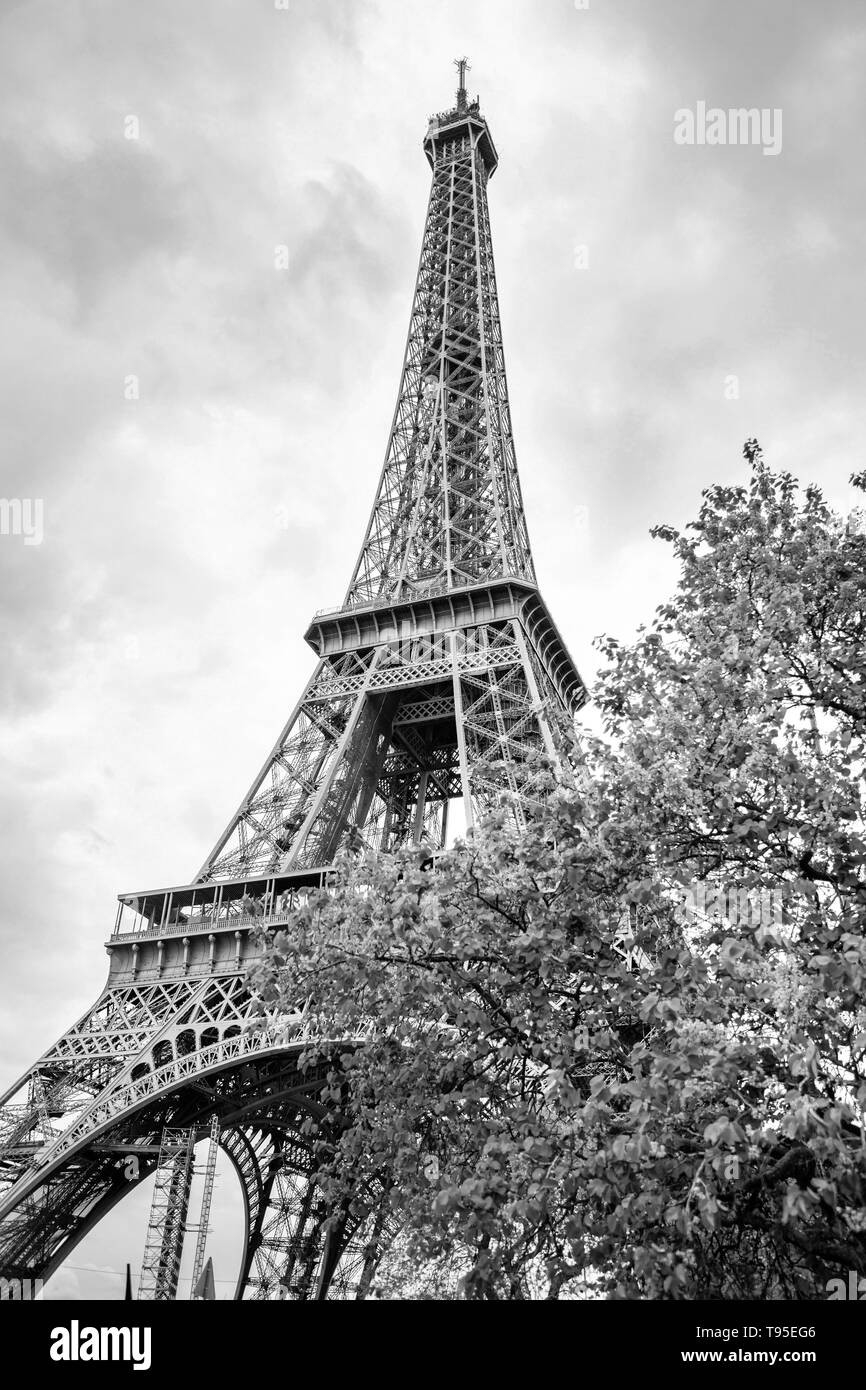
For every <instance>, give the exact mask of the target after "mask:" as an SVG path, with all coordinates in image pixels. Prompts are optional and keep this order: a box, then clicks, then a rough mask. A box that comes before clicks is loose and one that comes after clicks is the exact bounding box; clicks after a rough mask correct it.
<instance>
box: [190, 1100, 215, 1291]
mask: <svg viewBox="0 0 866 1390" xmlns="http://www.w3.org/2000/svg"><path fill="white" fill-rule="evenodd" d="M219 1137H220V1127H219V1118H218V1116H216V1115H214V1116H213V1118H212V1119H211V1123H210V1139H209V1141H208V1149H207V1161H206V1163H205V1169H204V1187H203V1189H202V1194H201V1213H200V1215H199V1226H198V1236H197V1238H196V1243H195V1258H194V1260H193V1265H192V1284H191V1288H192V1290H193V1292H194V1291H195V1289H196V1287H197V1285H198V1281H199V1278H200V1276H201V1272H202V1270H203V1269H204V1252H205V1247H206V1246H207V1238H208V1222H209V1221H210V1209H211V1202H212V1201H213V1185H214V1178H215V1177H216V1162H217V1153H218V1152H219Z"/></svg>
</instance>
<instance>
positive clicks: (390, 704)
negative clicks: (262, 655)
mask: <svg viewBox="0 0 866 1390" xmlns="http://www.w3.org/2000/svg"><path fill="white" fill-rule="evenodd" d="M467 66H468V65H467V62H466V60H465V59H459V60H457V67H458V70H459V90H458V92H457V98H456V104H455V105H454V106H453V107H452V108H451V109H450V110H448V111H445V112H442V113H439V114H437V115H435V116H433V117H432V118H431V120H430V123H429V126H428V129H427V133H426V136H425V138H424V152H425V154H426V157H427V160H428V161H429V164H430V167H431V169H432V186H431V190H430V200H429V204H428V208H427V218H426V223H425V227H424V237H423V242H422V247H421V257H420V263H419V268H418V275H417V281H416V285H415V294H414V299H413V302H412V313H411V319H410V324H409V333H408V341H407V346H406V353H405V359H404V363H403V371H402V376H401V379H400V389H399V395H398V398H397V407H396V410H395V412H394V419H393V423H392V426H391V432H390V436H389V439H388V446H387V451H386V454H385V462H384V466H383V468H382V473H381V476H380V479H379V485H378V488H377V491H376V497H375V501H374V503H373V508H372V511H371V514H370V519H369V523H368V525H367V530H366V534H365V536H364V540H363V544H362V545H361V550H360V554H359V556H358V561H357V564H356V565H355V568H354V571H353V573H352V577H351V581H350V583H349V587H348V590H347V592H346V596H345V599H344V601H343V603H342V604H341V605H340V607H339V608H336V609H334V610H332V611H327V612H320V613H317V614H316V615H315V617H314V618H313V620H312V622H311V623H310V625H309V627H308V629H307V631H306V634H305V637H306V641H307V642H308V643H309V645H310V646H311V647H312V648H313V651H314V652H315V654H316V657H317V662H316V666H315V670H314V671H313V674H312V676H311V677H310V680H309V682H308V683H307V685H306V688H305V689H304V691H303V693H302V695H301V698H300V700H299V701H298V703H297V705H296V706H295V708H294V710H293V711H292V713H291V716H290V718H289V720H288V722H287V723H286V725H285V728H284V729H283V730H282V732H281V733H280V735H279V738H278V739H277V741H276V743H275V744H274V746H273V748H272V749H271V752H270V753H269V754H268V756H267V758H266V759H265V762H264V765H263V767H262V768H261V771H260V772H259V773H258V774H257V775H256V778H255V780H254V781H253V783H252V786H251V787H250V789H249V791H248V792H247V794H246V796H245V797H244V798H243V800H242V801H241V804H240V806H239V807H238V810H237V811H236V813H235V814H234V815H233V816H232V818H231V820H230V821H229V823H228V825H227V826H226V828H225V830H224V831H223V833H222V834H221V835H220V837H219V839H218V840H217V842H216V844H215V846H214V848H213V850H212V852H211V853H210V854H209V855H208V857H207V859H206V860H205V862H204V863H203V864H202V866H201V868H200V869H199V871H198V873H197V874H196V876H195V878H194V879H193V880H192V881H191V882H189V883H186V884H183V885H181V886H176V887H171V888H162V889H159V890H156V891H152V892H136V893H124V894H122V895H121V896H120V898H119V906H118V911H117V917H116V921H115V924H114V929H113V932H112V934H111V936H110V938H109V940H108V942H107V943H106V949H107V952H108V956H109V971H108V980H107V983H106V985H105V988H104V990H103V992H102V994H101V995H100V996H99V998H98V999H97V1001H96V1003H95V1004H94V1005H93V1007H92V1008H90V1009H88V1011H87V1013H86V1014H85V1015H84V1016H83V1017H82V1018H80V1019H79V1020H78V1022H77V1023H75V1024H74V1025H73V1026H72V1027H71V1028H69V1029H68V1030H67V1031H66V1032H65V1033H64V1034H63V1035H62V1037H61V1038H59V1039H58V1041H57V1042H56V1043H54V1045H53V1046H51V1047H49V1048H48V1050H47V1051H46V1052H45V1053H44V1054H43V1055H42V1057H40V1058H39V1060H38V1061H37V1062H36V1064H35V1065H34V1066H33V1067H32V1068H31V1069H30V1070H29V1071H28V1072H27V1073H26V1074H25V1075H24V1076H23V1077H22V1078H21V1079H20V1080H19V1081H17V1082H16V1083H15V1085H14V1086H13V1087H12V1088H11V1089H10V1090H9V1091H8V1092H7V1093H6V1095H5V1096H4V1097H3V1098H2V1100H0V1125H2V1128H0V1180H2V1188H0V1198H2V1200H0V1275H2V1276H4V1277H5V1278H15V1277H18V1278H23V1277H30V1278H33V1277H40V1278H42V1279H48V1278H49V1277H50V1276H51V1274H52V1273H53V1272H54V1271H55V1270H56V1269H57V1268H58V1267H59V1266H60V1265H61V1264H62V1262H63V1261H64V1260H65V1259H66V1258H67V1257H68V1255H69V1254H70V1252H71V1251H72V1250H73V1249H74V1247H75V1245H76V1244H77V1242H78V1241H80V1240H81V1239H82V1237H83V1236H84V1235H85V1234H86V1233H87V1232H88V1231H90V1230H91V1229H93V1227H94V1226H95V1225H96V1224H97V1223H98V1222H99V1221H101V1220H102V1219H103V1218H104V1217H105V1216H106V1214H107V1213H108V1212H110V1211H111V1209H112V1207H114V1205H115V1204H116V1203H117V1202H118V1201H120V1200H121V1199H122V1198H123V1197H124V1196H125V1195H126V1194H127V1193H128V1192H129V1191H130V1190H131V1187H133V1186H134V1185H135V1184H136V1183H137V1182H140V1181H141V1180H142V1179H143V1178H145V1177H146V1176H147V1175H148V1174H149V1173H152V1172H153V1171H154V1169H155V1168H157V1169H158V1164H159V1162H160V1157H159V1156H160V1152H161V1146H162V1143H163V1136H164V1135H167V1136H169V1138H170V1137H171V1136H172V1135H175V1134H177V1133H178V1132H182V1133H183V1134H186V1135H192V1136H193V1141H197V1140H200V1139H204V1138H205V1137H207V1135H208V1134H209V1133H211V1132H212V1125H214V1120H215V1118H216V1124H215V1125H214V1130H213V1132H215V1133H216V1132H218V1135H219V1143H220V1146H221V1148H222V1149H223V1151H224V1153H225V1154H227V1155H228V1158H229V1159H230V1160H231V1162H232V1163H233V1165H234V1168H235V1170H236V1171H237V1174H238V1177H239V1179H240V1184H241V1189H242V1193H243V1201H244V1214H245V1230H246V1238H245V1243H244V1250H243V1258H242V1260H241V1268H240V1273H239V1276H238V1282H237V1287H236V1290H235V1297H236V1298H253V1299H271V1298H277V1297H287V1296H288V1297H290V1298H295V1299H324V1298H340V1297H355V1298H358V1297H363V1296H364V1295H365V1292H366V1291H367V1290H368V1289H369V1287H370V1283H371V1279H372V1278H373V1277H374V1272H375V1265H376V1262H377V1260H378V1258H379V1256H380V1252H381V1244H382V1242H381V1239H379V1236H380V1235H381V1230H382V1220H381V1215H380V1216H378V1217H377V1216H376V1214H375V1212H374V1211H373V1210H372V1208H371V1214H370V1215H369V1217H368V1218H367V1221H366V1224H365V1223H364V1222H360V1221H356V1223H355V1224H354V1225H353V1224H352V1221H350V1220H349V1219H348V1218H347V1217H345V1215H343V1216H340V1217H334V1219H331V1220H329V1219H328V1218H329V1217H332V1216H333V1214H332V1213H330V1212H329V1211H328V1210H327V1209H325V1208H324V1206H323V1204H322V1202H321V1201H320V1200H319V1199H318V1197H317V1187H316V1184H315V1181H314V1164H315V1158H314V1154H313V1152H312V1150H311V1145H310V1143H309V1141H308V1139H307V1138H306V1134H305V1130H304V1128H303V1122H304V1119H305V1118H306V1117H307V1116H308V1115H309V1114H310V1113H314V1114H320V1113H321V1104H320V1101H319V1099H318V1092H319V1091H320V1089H321V1085H322V1080H323V1076H324V1072H325V1070H326V1068H325V1067H324V1066H323V1067H322V1068H321V1069H320V1070H319V1071H309V1070H306V1071H305V1070H301V1069H300V1068H299V1065H298V1059H299V1055H300V1053H301V1051H302V1050H303V1047H304V1040H305V1031H304V1019H303V1015H302V1014H301V1013H299V1014H296V1015H293V1016H291V1017H289V1018H281V1019H280V1020H278V1021H277V1022H275V1023H273V1024H272V1025H269V1026H268V1027H266V1028H265V1029H264V1030H261V1029H259V1030H255V1029H251V1028H250V1027H249V1024H250V1021H251V1017H252V1001H251V995H250V988H249V985H248V971H249V968H250V965H251V963H252V962H253V960H254V959H255V956H256V951H257V949H258V948H257V946H256V937H257V934H258V932H259V930H260V929H261V928H262V927H266V928H267V927H271V926H273V927H275V928H277V927H280V928H285V927H286V926H287V925H290V924H291V920H292V914H293V911H294V910H295V909H296V908H297V907H298V905H299V904H300V903H302V902H303V901H304V899H305V897H306V895H308V894H309V893H310V891H311V890H313V889H319V888H321V887H323V886H327V883H328V873H329V868H330V867H331V866H332V865H333V863H334V860H335V857H336V856H338V855H339V854H340V853H342V852H345V851H359V852H365V851H367V852H375V851H390V850H393V849H395V848H396V847H398V846H401V845H405V844H411V843H415V844H425V845H429V846H430V848H431V851H433V852H435V850H436V849H437V848H441V847H443V846H444V845H445V842H446V836H447V835H448V833H449V827H448V817H449V812H453V811H454V808H455V807H459V806H460V804H461V803H462V815H461V819H462V821H463V823H464V824H465V826H466V827H467V829H468V828H471V827H472V825H473V823H474V822H475V821H476V820H477V818H478V816H479V814H481V813H483V812H484V811H485V810H486V809H488V808H490V807H492V806H497V805H501V804H504V805H506V806H507V807H508V808H509V814H511V815H513V816H514V817H515V818H516V819H517V821H518V822H522V821H523V820H524V819H525V817H526V815H527V812H528V811H529V809H530V808H531V803H532V799H533V778H534V777H536V776H537V772H536V771H535V770H534V769H537V767H538V758H537V754H538V752H539V751H541V752H544V751H546V752H547V753H548V754H550V755H551V756H553V754H554V742H553V737H552V731H551V711H565V712H566V713H573V712H575V711H576V710H577V709H578V708H579V707H580V705H581V704H582V703H583V702H584V699H585V688H584V685H583V683H582V681H581V678H580V676H579V674H578V672H577V670H576V668H575V666H574V664H573V662H572V660H571V657H570V656H569V654H568V652H567V650H566V648H565V645H564V643H563V641H562V639H561V637H560V635H559V633H558V631H557V629H556V626H555V625H554V623H553V620H552V618H551V617H550V614H549V613H548V610H547V608H546V606H545V604H544V601H543V599H542V598H541V595H540V593H539V590H538V586H537V583H536V578H535V567H534V565H533V560H532V554H531V551H530V547H529V539H528V535H527V529H526V521H525V518H524V513H523V505H522V501H521V494H520V483H519V480H518V475H517V466H516V460H515V453H514V443H513V439H512V430H511V417H510V412H509V406H508V391H507V387H506V379H505V362H504V357H503V349H502V334H501V329H500V320H499V307H498V302H497V292H496V276H495V272H494V265H493V247H492V242H491V235H490V220H489V215H488V207H487V185H488V181H489V180H490V178H491V176H492V175H493V173H494V172H495V170H496V167H497V163H498V157H497V153H496V149H495V146H494V144H493V139H492V137H491V134H490V129H489V127H488V124H487V121H486V120H485V119H484V117H483V116H482V115H481V113H480V110H479V104H478V100H477V99H476V100H472V101H470V100H469V98H468V96H467V91H466V70H467ZM456 819H457V817H456V816H455V815H453V814H452V832H453V830H454V824H455V820H456ZM458 828H459V829H460V830H462V828H463V827H462V825H460V826H458ZM166 1142H167V1143H168V1140H167V1141H166ZM184 1142H185V1141H184V1140H180V1141H179V1143H180V1150H178V1151H181V1150H182V1151H183V1153H184V1154H185V1153H186V1150H185V1149H183V1144H184ZM165 1151H166V1152H168V1151H171V1152H174V1150H171V1146H170V1145H169V1148H168V1149H167V1150H165ZM184 1162H185V1163H186V1162H187V1159H186V1158H184ZM169 1185H171V1184H169ZM174 1186H175V1187H176V1188H177V1189H178V1191H181V1192H183V1191H184V1190H185V1191H186V1193H187V1196H188V1189H189V1183H188V1182H186V1183H183V1182H179V1183H176V1184H174ZM184 1217H185V1212H184V1210H183V1202H182V1201H181V1209H180V1211H179V1212H174V1213H173V1215H172V1221H171V1222H168V1223H167V1224H168V1225H171V1224H172V1223H173V1224H174V1227H175V1229H176V1230H178V1231H180V1232H181V1235H182V1232H183V1225H184ZM371 1233H372V1234H371ZM377 1233H378V1234H377ZM180 1238H181V1237H176V1239H180ZM163 1255H165V1252H163ZM177 1255H178V1252H177V1249H175V1251H174V1253H173V1255H172V1252H169V1256H171V1258H168V1256H166V1257H165V1258H164V1259H163V1261H162V1263H163V1264H165V1263H166V1262H167V1263H169V1264H170V1263H172V1259H173V1260H174V1266H175V1269H176V1265H177V1258H176V1257H177ZM175 1282H176V1281H175Z"/></svg>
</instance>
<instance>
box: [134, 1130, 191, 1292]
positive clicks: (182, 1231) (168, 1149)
mask: <svg viewBox="0 0 866 1390" xmlns="http://www.w3.org/2000/svg"><path fill="white" fill-rule="evenodd" d="M194 1155H195V1130H194V1129H164V1130H163V1132H162V1142H161V1144H160V1146H159V1161H158V1165H157V1170H156V1178H155V1181H154V1185H153V1201H152V1202H151V1206H150V1219H149V1221H148V1223H147V1239H146V1241H145V1246H144V1260H143V1261H142V1265H141V1280H140V1282H139V1286H138V1296H139V1298H140V1299H143V1300H150V1301H153V1302H158V1303H173V1302H174V1300H175V1298H176V1297H177V1281H178V1279H179V1277H180V1262H181V1258H182V1256H183V1239H184V1236H185V1235H186V1215H187V1211H188V1209H189V1193H190V1188H191V1187H192V1172H193V1158H194Z"/></svg>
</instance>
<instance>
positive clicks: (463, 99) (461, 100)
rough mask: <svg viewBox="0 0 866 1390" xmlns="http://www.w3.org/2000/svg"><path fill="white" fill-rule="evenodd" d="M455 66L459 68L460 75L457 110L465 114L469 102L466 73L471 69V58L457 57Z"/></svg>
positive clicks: (458, 73)
mask: <svg viewBox="0 0 866 1390" xmlns="http://www.w3.org/2000/svg"><path fill="white" fill-rule="evenodd" d="M454 66H455V68H456V69H457V75H458V86H457V110H458V111H459V112H460V114H461V115H463V114H464V112H465V111H466V108H467V106H468V104H469V103H468V98H467V96H466V74H467V72H469V70H470V65H469V59H468V58H455V59H454Z"/></svg>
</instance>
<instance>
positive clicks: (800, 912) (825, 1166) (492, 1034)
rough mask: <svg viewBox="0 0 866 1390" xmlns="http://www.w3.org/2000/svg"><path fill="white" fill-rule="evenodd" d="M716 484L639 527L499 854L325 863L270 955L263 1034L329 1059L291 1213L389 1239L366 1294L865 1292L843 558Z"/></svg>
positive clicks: (849, 538) (761, 496)
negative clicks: (848, 1288)
mask: <svg viewBox="0 0 866 1390" xmlns="http://www.w3.org/2000/svg"><path fill="white" fill-rule="evenodd" d="M745 452H746V456H747V458H748V460H749V466H750V477H749V480H748V484H747V485H746V486H741V487H715V488H711V489H709V490H707V491H706V492H705V493H704V494H703V498H702V505H701V508H700V512H699V515H698V518H697V520H696V521H695V522H694V523H693V524H692V525H691V526H690V527H688V528H687V529H686V531H685V533H679V532H677V531H675V530H673V529H672V528H669V527H659V528H658V529H657V532H656V534H657V535H658V536H659V538H660V539H662V540H663V541H665V542H667V543H668V544H670V545H671V546H673V548H674V552H675V554H676V557H677V559H678V562H679V566H680V578H679V584H678V588H677V591H676V593H675V594H674V596H673V597H672V599H671V601H670V602H669V603H667V604H665V605H664V606H663V607H662V608H661V609H659V610H658V612H657V614H656V616H655V619H654V621H653V622H652V623H651V625H650V626H649V627H647V628H646V629H641V630H640V632H639V633H638V636H637V639H636V641H635V642H633V643H632V644H630V645H628V646H623V645H620V644H618V643H617V642H615V641H613V640H610V639H605V640H604V641H602V642H601V644H600V645H601V649H602V652H603V655H604V658H605V662H606V664H605V667H604V669H603V671H602V673H601V675H600V677H599V680H598V685H597V688H596V691H595V700H596V703H597V704H598V706H599V707H600V710H601V712H602V716H603V719H604V724H605V731H606V737H605V738H603V739H601V738H592V737H589V736H588V735H586V734H583V733H579V732H577V733H576V732H574V731H573V730H571V729H570V728H561V729H560V730H559V731H558V752H559V756H558V759H557V760H556V762H555V763H549V764H548V765H546V766H545V769H544V779H545V781H544V795H543V797H542V799H541V800H540V802H539V804H538V806H537V808H536V813H535V814H534V816H533V817H532V819H531V820H530V822H529V824H528V825H527V826H526V827H525V829H523V830H521V831H518V830H516V829H515V828H514V822H513V818H512V817H511V816H510V814H509V807H508V804H507V799H505V800H504V802H503V806H502V808H501V809H500V810H499V811H498V812H497V813H495V814H493V815H491V816H489V817H488V818H487V820H486V821H485V822H484V823H483V824H482V825H481V826H480V827H478V828H477V829H476V831H475V832H474V833H473V834H472V835H471V836H469V837H468V839H467V842H466V843H465V844H458V845H457V846H455V848H454V849H452V850H450V851H449V852H447V853H445V854H443V855H440V856H438V857H437V858H436V861H435V867H432V868H431V865H430V859H429V854H426V853H425V851H424V850H423V849H418V850H406V851H404V852H402V853H400V854H398V855H394V856H380V857H379V858H374V859H369V860H361V861H356V860H349V859H347V860H346V861H344V862H343V863H342V864H341V866H340V871H339V881H338V883H337V885H336V887H335V889H334V890H333V891H331V892H330V893H322V894H318V895H316V896H315V897H313V898H312V899H311V901H310V903H309V904H308V906H307V907H306V908H305V909H303V910H302V911H301V912H300V913H299V915H298V919H297V921H296V922H295V923H294V924H293V926H292V929H291V931H289V932H283V933H281V934H280V935H279V936H278V937H277V938H276V939H275V940H273V941H272V942H271V943H270V946H269V950H268V954H267V956H266V959H265V961H264V963H263V965H262V967H261V969H260V971H259V975H258V981H257V983H258V988H259V991H260V995H261V1000H262V1008H263V1011H265V1012H273V1011H279V1010H281V1009H282V1010H292V1009H294V1008H296V1007H297V1006H298V1003H299V1001H305V1004H306V1015H305V1017H306V1022H307V1026H308V1029H309V1035H310V1036H311V1037H313V1038H315V1039H317V1040H318V1041H316V1042H310V1043H308V1044H307V1053H308V1056H309V1058H310V1060H312V1059H313V1058H314V1057H317V1056H321V1055H322V1054H325V1055H328V1056H330V1057H331V1058H332V1059H333V1066H332V1071H331V1076H330V1079H329V1084H328V1088H327V1096H326V1099H327V1100H328V1103H329V1110H328V1118H327V1120H325V1121H321V1120H320V1121H317V1120H315V1119H314V1118H313V1117H312V1116H311V1117H310V1119H309V1120H308V1121H307V1126H308V1128H309V1131H310V1134H311V1138H312V1140H313V1141H314V1142H315V1144H316V1145H317V1149H318V1154H319V1162H320V1168H319V1174H318V1182H319V1183H320V1185H321V1187H322V1191H323V1195H324V1196H325V1197H326V1199H327V1200H328V1201H329V1202H330V1203H332V1205H333V1209H334V1211H335V1212H342V1213H345V1212H346V1211H350V1212H352V1213H353V1215H356V1216H357V1215H359V1214H361V1213H362V1211H363V1210H364V1209H365V1208H366V1206H371V1207H372V1206H375V1205H376V1204H377V1203H378V1204H380V1205H381V1204H384V1206H385V1207H386V1209H387V1211H388V1212H389V1218H388V1219H389V1223H390V1225H389V1229H390V1230H392V1231H393V1229H395V1228H396V1227H399V1228H400V1231H401V1235H400V1236H399V1238H398V1240H397V1241H396V1243H395V1245H394V1247H393V1248H394V1249H396V1250H397V1251H398V1252H399V1258H398V1257H396V1256H392V1257H391V1266H390V1270H389V1263H388V1260H389V1257H388V1255H387V1253H386V1255H385V1257H384V1259H383V1262H382V1265H381V1266H380V1271H379V1275H378V1276H377V1279H378V1285H379V1287H380V1289H382V1290H384V1291H385V1295H386V1296H399V1295H400V1294H401V1293H402V1294H403V1295H405V1296H414V1297H418V1296H432V1297H443V1296H446V1291H447V1290H450V1291H451V1294H452V1296H460V1297H469V1298H506V1299H512V1298H515V1299H516V1298H530V1297H544V1298H557V1297H613V1298H644V1299H645V1298H650V1299H653V1298H659V1299H668V1298H690V1299H697V1298H700V1299H707V1298H747V1299H764V1298H777V1299H788V1298H824V1297H826V1296H827V1292H826V1290H827V1282H828V1280H830V1279H832V1278H836V1277H842V1278H845V1277H846V1276H847V1273H848V1271H850V1270H856V1271H858V1272H859V1273H864V1272H866V1213H864V1192H866V1143H864V1134H863V1129H862V1117H863V1106H864V1102H866V1066H864V1058H866V1009H864V1004H863V982H864V965H866V948H864V926H866V834H864V780H863V777H864V737H866V642H864V637H866V631H864V627H866V535H864V534H861V529H863V530H866V528H860V527H859V526H858V525H857V524H854V523H852V521H851V519H850V518H849V519H848V520H846V519H845V518H842V517H839V516H837V515H835V514H834V513H833V512H832V511H831V509H830V508H829V507H828V506H827V504H826V503H825V501H824V499H823V497H822V495H821V493H820V492H819V491H818V490H817V489H816V488H812V487H808V488H806V489H805V491H801V490H800V489H799V487H798V485H797V484H796V482H795V480H794V479H793V478H792V477H790V476H789V475H788V474H785V473H773V472H771V471H770V470H769V469H768V468H767V467H766V465H765V464H764V462H763V460H762V457H761V454H760V450H759V449H758V448H757V445H756V444H755V443H754V441H750V442H749V444H748V445H747V446H746V450H745ZM852 482H854V484H855V485H856V486H858V487H860V488H864V486H866V476H864V475H859V476H857V477H855V478H854V479H852ZM696 883H698V884H702V885H705V886H706V893H704V894H702V895H701V898H700V905H701V907H702V908H703V910H699V909H697V908H695V906H694V905H695V902H696V897H695V893H694V885H695V884H696ZM732 904H733V906H732ZM407 1261H408V1264H407ZM407 1269H411V1270H414V1275H412V1276H411V1277H410V1275H409V1274H407ZM425 1270H427V1271H432V1273H429V1276H428V1275H425V1274H424V1271H425ZM443 1271H444V1272H445V1274H443ZM446 1275H447V1277H446ZM375 1287H376V1281H374V1290H375Z"/></svg>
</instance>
